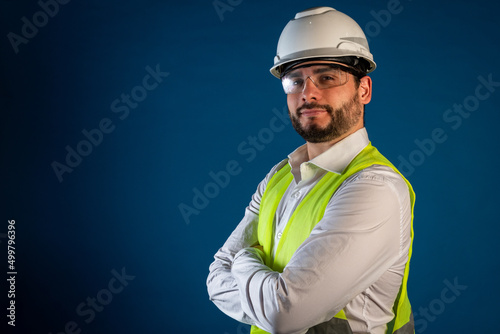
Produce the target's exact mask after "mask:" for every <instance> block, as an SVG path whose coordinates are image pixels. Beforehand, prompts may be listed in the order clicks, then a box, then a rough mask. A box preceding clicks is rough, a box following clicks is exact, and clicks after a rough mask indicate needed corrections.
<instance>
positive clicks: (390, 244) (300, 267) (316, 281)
mask: <svg viewBox="0 0 500 334" xmlns="http://www.w3.org/2000/svg"><path fill="white" fill-rule="evenodd" d="M401 182H404V181H402V180H401ZM396 188H397V187H396V186H394V184H392V183H391V182H387V181H384V180H378V179H372V178H368V179H356V180H355V181H352V182H349V183H348V184H347V185H345V186H343V187H342V188H340V189H339V190H338V191H337V193H336V194H335V195H334V197H333V199H332V201H330V203H329V205H328V206H327V209H326V211H325V215H324V217H323V219H322V220H321V221H320V222H319V223H318V224H317V225H316V227H315V228H314V229H313V231H312V233H311V235H310V236H309V238H307V239H306V241H305V242H304V243H303V244H302V245H301V246H300V247H299V248H298V249H297V251H296V252H295V254H294V255H293V257H292V258H291V260H290V262H289V263H288V265H287V266H286V267H285V269H284V270H283V273H279V272H275V271H272V270H271V269H270V268H269V267H267V266H266V265H264V263H263V260H262V258H263V256H262V255H263V253H262V252H260V251H259V250H256V249H254V248H244V249H242V250H240V251H239V252H238V253H237V254H236V255H235V257H234V260H233V264H232V269H231V272H232V275H233V277H234V279H235V280H236V283H237V287H238V288H239V291H240V298H241V307H242V310H243V312H244V313H245V314H247V315H248V316H249V317H251V318H252V319H253V321H255V323H256V325H257V326H259V327H260V328H262V329H264V330H266V331H268V332H272V333H303V332H305V331H306V330H307V329H308V328H310V327H313V326H315V325H317V324H319V323H322V322H325V321H329V320H330V319H331V318H332V317H333V316H334V315H335V314H337V313H338V312H339V311H340V310H341V309H343V308H344V307H345V305H346V304H347V303H348V302H349V301H350V300H352V299H353V298H354V297H355V296H356V295H358V294H359V293H361V292H362V291H364V290H365V289H367V288H368V287H369V286H370V285H372V284H373V283H374V282H375V281H377V279H379V278H380V277H381V276H382V274H383V273H384V272H385V271H387V270H388V269H389V268H390V267H391V266H392V264H393V263H394V262H395V261H396V260H397V259H398V258H399V257H400V256H401V250H402V247H401V212H402V206H406V205H408V204H409V203H401V198H402V196H401V195H400V194H399V195H398V194H397V193H398V191H400V189H396ZM403 197H404V196H403Z"/></svg>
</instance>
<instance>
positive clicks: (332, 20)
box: [270, 7, 376, 78]
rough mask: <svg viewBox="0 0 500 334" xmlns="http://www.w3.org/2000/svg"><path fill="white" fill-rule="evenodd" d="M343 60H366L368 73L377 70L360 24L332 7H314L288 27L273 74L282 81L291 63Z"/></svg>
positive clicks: (280, 43) (298, 15)
mask: <svg viewBox="0 0 500 334" xmlns="http://www.w3.org/2000/svg"><path fill="white" fill-rule="evenodd" d="M339 57H353V59H358V61H359V59H364V61H366V62H365V64H366V66H365V68H364V72H365V73H370V72H371V71H373V70H374V69H375V67H376V64H375V62H374V61H373V55H372V54H371V53H370V48H369V47H368V41H367V40H366V36H365V34H364V33H363V30H362V29H361V27H360V26H359V25H358V24H357V23H356V21H354V20H353V19H351V18H350V17H349V16H347V15H345V14H344V13H341V12H339V11H337V10H335V9H333V8H331V7H314V8H310V9H306V10H304V11H302V12H299V13H297V14H296V15H295V18H294V19H293V20H291V21H290V22H288V24H287V25H286V26H285V29H283V32H282V33H281V36H280V39H279V41H278V49H277V52H276V57H274V66H273V67H272V68H271V70H270V71H271V74H272V75H274V76H275V77H277V78H280V74H281V73H282V70H283V68H284V67H287V66H286V65H290V63H296V62H298V61H305V60H307V59H311V58H315V59H318V58H339ZM339 59H342V58H339ZM332 60H333V59H332ZM364 61H363V60H360V62H364ZM284 65H285V66H284Z"/></svg>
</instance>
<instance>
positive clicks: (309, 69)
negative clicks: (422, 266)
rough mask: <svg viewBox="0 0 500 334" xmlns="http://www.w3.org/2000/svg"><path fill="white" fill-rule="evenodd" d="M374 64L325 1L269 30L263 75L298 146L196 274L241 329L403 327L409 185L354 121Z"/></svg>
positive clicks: (407, 328) (407, 317) (360, 37)
mask: <svg viewBox="0 0 500 334" xmlns="http://www.w3.org/2000/svg"><path fill="white" fill-rule="evenodd" d="M374 69H375V63H374V62H373V57H372V55H371V53H370V52H369V49H368V43H367V41H366V37H365V35H364V34H363V32H362V30H361V28H360V27H359V26H358V24H357V23H356V22H355V21H354V20H352V19H351V18H350V17H348V16H347V15H345V14H343V13H340V12H338V11H336V10H335V9H333V8H329V7H316V8H311V9H308V10H305V11H303V12H300V13H298V14H297V15H296V16H295V18H294V19H293V20H291V21H290V22H289V23H288V25H287V26H286V27H285V29H284V30H283V32H282V34H281V37H280V40H279V43H278V50H277V56H276V57H275V60H274V66H273V68H272V69H271V73H272V74H273V75H274V76H276V77H278V78H280V79H281V82H282V84H283V88H284V90H285V93H286V94H287V103H288V108H289V114H290V118H291V120H292V124H293V127H294V128H295V130H296V131H297V132H298V133H299V134H300V135H301V136H302V137H303V138H304V139H305V140H306V144H305V145H303V146H301V147H299V148H298V149H296V150H295V151H294V152H293V153H291V154H290V155H289V159H285V160H284V161H282V162H280V163H279V164H277V165H276V166H275V167H274V168H273V169H272V170H271V171H270V172H269V174H268V175H267V176H266V177H265V178H264V180H263V181H262V182H261V183H260V184H259V186H258V188H257V191H256V192H255V194H254V195H253V197H252V200H251V202H250V205H249V206H248V207H247V209H246V212H245V216H244V218H243V220H242V221H241V222H240V224H239V225H238V227H237V228H236V229H235V230H234V232H233V233H232V234H231V236H230V237H229V239H228V240H227V241H226V243H225V244H224V245H223V246H222V248H221V249H220V250H219V251H218V252H217V254H215V261H214V262H213V263H212V264H211V266H210V274H209V276H208V279H207V286H208V292H209V295H210V299H211V300H212V301H213V302H214V303H215V304H216V305H217V307H219V308H220V309H221V310H222V311H223V312H224V313H226V314H227V315H229V316H231V317H233V318H234V319H236V320H238V321H241V322H244V323H247V324H251V325H252V330H251V333H266V332H268V333H308V334H311V333H375V334H379V333H398V334H403V333H405V334H406V333H414V326H413V316H412V313H411V306H410V303H409V301H408V297H407V293H406V284H407V278H408V270H409V260H410V256H411V243H412V238H413V229H412V220H413V203H414V193H413V190H412V188H411V185H410V184H409V183H408V181H406V180H405V179H404V177H403V176H402V175H401V174H400V173H399V172H398V171H397V170H396V168H395V167H394V166H393V165H392V164H391V163H390V162H389V161H388V160H387V159H385V158H384V157H383V156H382V155H381V154H380V153H379V152H378V151H377V150H376V149H375V148H374V147H373V146H372V145H371V144H370V142H369V140H368V135H367V132H366V129H365V128H364V105H366V104H368V103H369V102H370V100H371V94H372V81H371V79H370V77H368V76H367V75H366V74H367V73H369V72H371V71H373V70H374Z"/></svg>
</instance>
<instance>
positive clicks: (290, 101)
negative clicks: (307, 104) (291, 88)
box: [286, 94, 300, 112]
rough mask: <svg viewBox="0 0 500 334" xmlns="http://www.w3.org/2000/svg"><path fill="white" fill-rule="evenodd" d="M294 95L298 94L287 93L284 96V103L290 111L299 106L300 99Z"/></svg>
mask: <svg viewBox="0 0 500 334" xmlns="http://www.w3.org/2000/svg"><path fill="white" fill-rule="evenodd" d="M295 95H298V94H289V95H287V96H286V103H287V105H288V109H290V111H292V112H295V110H297V108H298V107H299V101H300V99H299V98H298V97H297V96H295Z"/></svg>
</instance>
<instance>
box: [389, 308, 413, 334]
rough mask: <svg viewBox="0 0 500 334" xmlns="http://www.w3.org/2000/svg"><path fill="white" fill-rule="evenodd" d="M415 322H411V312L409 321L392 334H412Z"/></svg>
mask: <svg viewBox="0 0 500 334" xmlns="http://www.w3.org/2000/svg"><path fill="white" fill-rule="evenodd" d="M414 333H415V322H414V320H413V312H411V313H410V321H408V322H407V323H406V324H404V326H403V327H401V328H400V329H398V330H397V331H395V332H394V334H414Z"/></svg>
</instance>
